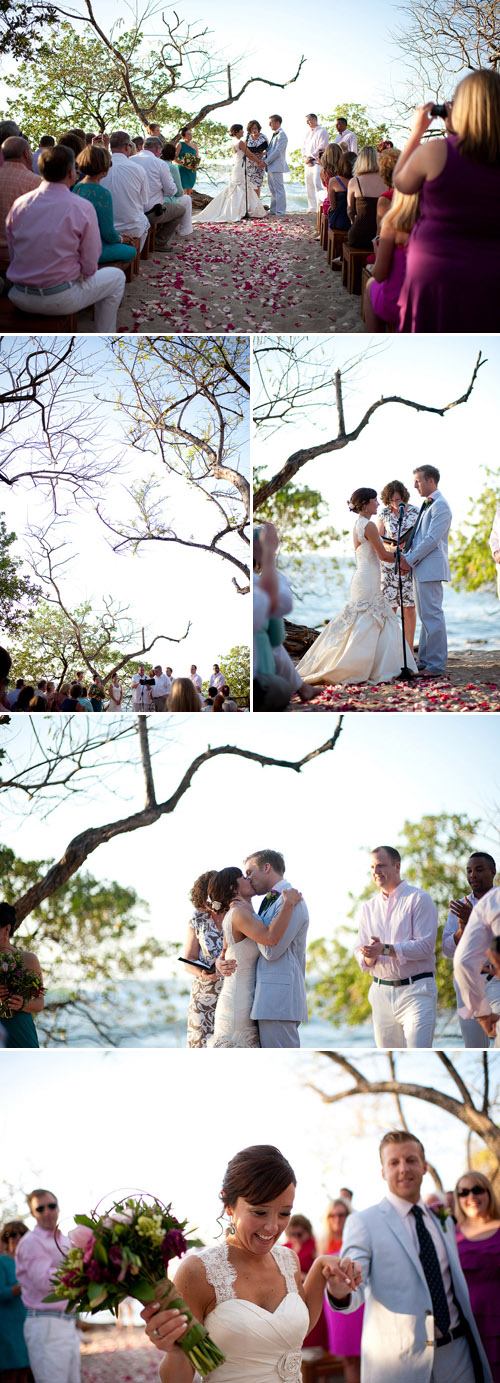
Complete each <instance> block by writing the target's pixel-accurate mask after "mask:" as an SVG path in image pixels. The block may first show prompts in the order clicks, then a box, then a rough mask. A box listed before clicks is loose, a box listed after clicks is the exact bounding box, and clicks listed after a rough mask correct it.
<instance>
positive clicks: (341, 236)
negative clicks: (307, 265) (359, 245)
mask: <svg viewBox="0 0 500 1383" xmlns="http://www.w3.org/2000/svg"><path fill="white" fill-rule="evenodd" d="M348 235H349V231H346V230H337V229H336V228H335V226H334V227H333V229H332V230H329V231H328V263H329V265H330V269H331V268H332V265H333V261H334V259H342V246H343V244H344V241H345V240H347V237H348Z"/></svg>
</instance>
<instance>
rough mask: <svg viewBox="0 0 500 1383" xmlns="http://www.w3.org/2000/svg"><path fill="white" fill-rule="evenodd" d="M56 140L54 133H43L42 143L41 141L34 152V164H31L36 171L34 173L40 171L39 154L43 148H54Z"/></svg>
mask: <svg viewBox="0 0 500 1383" xmlns="http://www.w3.org/2000/svg"><path fill="white" fill-rule="evenodd" d="M55 142H56V141H55V139H54V136H53V134H43V135H42V137H41V140H40V143H39V145H38V149H35V152H34V154H33V160H32V165H31V166H32V169H33V172H34V173H38V156H39V154H41V153H42V150H43V149H53V148H54V144H55Z"/></svg>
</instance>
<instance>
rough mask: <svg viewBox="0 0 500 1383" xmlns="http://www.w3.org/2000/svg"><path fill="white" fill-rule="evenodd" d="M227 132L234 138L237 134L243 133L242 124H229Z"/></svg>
mask: <svg viewBox="0 0 500 1383" xmlns="http://www.w3.org/2000/svg"><path fill="white" fill-rule="evenodd" d="M229 133H230V134H232V136H233V139H236V136H237V135H239V134H243V125H231V128H230V131H229Z"/></svg>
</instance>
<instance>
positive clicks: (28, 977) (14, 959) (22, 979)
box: [0, 950, 43, 1018]
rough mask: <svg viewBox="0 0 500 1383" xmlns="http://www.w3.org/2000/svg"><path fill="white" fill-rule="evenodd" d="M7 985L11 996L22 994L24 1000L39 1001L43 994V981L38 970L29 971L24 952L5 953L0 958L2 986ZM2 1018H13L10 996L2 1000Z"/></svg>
mask: <svg viewBox="0 0 500 1383" xmlns="http://www.w3.org/2000/svg"><path fill="white" fill-rule="evenodd" d="M2 984H6V985H7V989H8V991H9V994H21V995H22V997H23V999H37V998H38V996H39V994H43V980H42V977H41V975H38V974H37V972H36V970H28V967H27V965H26V964H25V962H24V960H23V955H22V951H16V950H12V951H3V952H2V953H1V958H0V985H2ZM0 1018H12V1010H11V1008H10V1006H9V999H8V995H7V996H6V997H4V998H3V999H0Z"/></svg>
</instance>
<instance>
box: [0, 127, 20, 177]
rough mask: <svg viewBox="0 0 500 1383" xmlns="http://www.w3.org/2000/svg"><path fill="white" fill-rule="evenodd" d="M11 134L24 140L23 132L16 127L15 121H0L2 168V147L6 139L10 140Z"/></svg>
mask: <svg viewBox="0 0 500 1383" xmlns="http://www.w3.org/2000/svg"><path fill="white" fill-rule="evenodd" d="M11 134H15V135H20V136H21V139H22V138H23V132H22V130H20V129H19V125H16V122H15V120H0V167H1V165H2V163H3V154H2V148H1V146H2V144H3V142H4V139H8V138H9V135H11Z"/></svg>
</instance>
